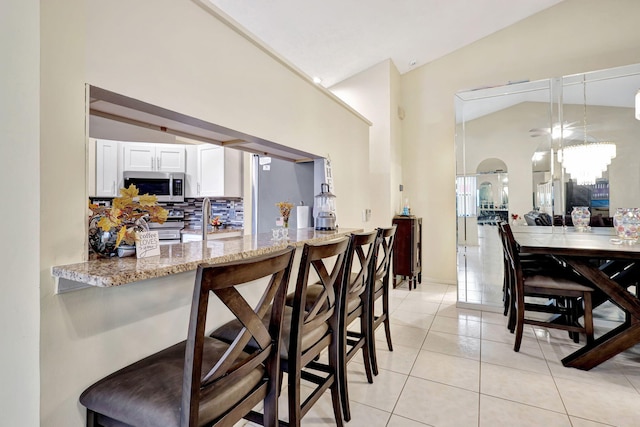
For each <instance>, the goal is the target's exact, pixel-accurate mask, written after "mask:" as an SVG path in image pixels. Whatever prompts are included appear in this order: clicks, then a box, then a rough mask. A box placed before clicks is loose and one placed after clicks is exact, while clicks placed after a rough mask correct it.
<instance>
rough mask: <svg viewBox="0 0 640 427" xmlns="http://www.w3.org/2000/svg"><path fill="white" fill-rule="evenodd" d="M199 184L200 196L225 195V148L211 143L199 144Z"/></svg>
mask: <svg viewBox="0 0 640 427" xmlns="http://www.w3.org/2000/svg"><path fill="white" fill-rule="evenodd" d="M198 184H199V187H200V191H199V196H200V197H220V196H224V195H225V194H224V148H223V147H218V146H216V145H211V144H202V145H199V146H198Z"/></svg>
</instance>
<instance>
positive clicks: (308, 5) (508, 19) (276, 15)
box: [206, 0, 562, 87]
mask: <svg viewBox="0 0 640 427" xmlns="http://www.w3.org/2000/svg"><path fill="white" fill-rule="evenodd" d="M206 1H208V2H210V3H211V4H213V5H214V7H217V8H218V9H219V10H221V11H222V12H224V13H225V14H226V15H228V16H230V17H231V18H232V19H233V20H235V21H236V22H237V23H239V24H240V25H241V26H242V27H244V28H245V29H246V30H248V31H249V32H250V33H252V34H253V35H254V36H256V37H257V38H258V39H260V40H261V41H262V42H264V43H265V44H266V45H267V46H269V47H270V48H272V49H273V50H275V51H276V52H278V53H279V54H280V55H281V56H282V57H284V59H286V60H288V61H289V62H290V63H292V64H293V65H295V66H296V67H297V68H299V69H300V70H301V71H302V72H304V73H305V74H307V75H308V76H310V77H317V78H319V79H321V80H322V81H321V84H322V85H323V86H324V87H329V86H331V85H333V84H335V83H337V82H339V81H342V80H344V79H345V78H347V77H350V76H352V75H354V74H357V73H358V72H360V71H363V70H365V69H367V68H369V67H371V66H373V65H376V64H378V63H380V62H382V61H384V60H386V59H389V58H390V59H392V60H393V62H394V64H395V65H396V67H397V68H398V70H399V71H400V73H402V74H404V73H406V72H408V71H410V70H412V69H414V68H416V67H419V66H421V65H424V64H426V63H428V62H430V61H433V60H435V59H437V58H439V57H442V56H444V55H447V54H448V53H451V52H453V51H455V50H457V49H459V48H461V47H464V46H466V45H469V44H471V43H473V42H475V41H477V40H479V39H481V38H483V37H486V36H488V35H490V34H492V33H494V32H497V31H499V30H501V29H503V28H506V27H508V26H510V25H512V24H514V23H516V22H518V21H520V20H522V19H525V18H527V17H528V16H530V15H533V14H535V13H538V12H540V11H542V10H544V9H546V8H548V7H551V6H553V5H555V4H557V3H560V2H561V1H562V0H396V1H391V0H323V1H316V2H312V1H308V0H268V1H265V0H206Z"/></svg>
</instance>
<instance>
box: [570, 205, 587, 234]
mask: <svg viewBox="0 0 640 427" xmlns="http://www.w3.org/2000/svg"><path fill="white" fill-rule="evenodd" d="M590 220H591V212H589V207H587V206H574V207H573V210H572V211H571V221H572V222H573V226H574V227H575V228H576V230H578V231H585V230H587V229H588V227H589V221H590Z"/></svg>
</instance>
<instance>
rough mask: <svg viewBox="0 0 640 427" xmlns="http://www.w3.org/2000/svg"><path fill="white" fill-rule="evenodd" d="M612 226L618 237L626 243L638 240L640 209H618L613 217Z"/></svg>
mask: <svg viewBox="0 0 640 427" xmlns="http://www.w3.org/2000/svg"><path fill="white" fill-rule="evenodd" d="M613 226H614V228H615V230H616V233H617V234H618V237H620V238H621V239H624V240H625V241H627V242H628V243H634V242H635V241H637V240H638V231H639V230H640V209H638V208H618V209H616V213H615V215H614V216H613Z"/></svg>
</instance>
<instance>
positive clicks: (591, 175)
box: [558, 75, 640, 185]
mask: <svg viewBox="0 0 640 427" xmlns="http://www.w3.org/2000/svg"><path fill="white" fill-rule="evenodd" d="M582 91H583V101H584V107H583V108H584V109H583V132H584V140H583V142H582V143H580V144H575V145H569V146H566V147H563V148H561V149H560V150H558V161H559V162H561V163H562V167H563V168H564V170H565V171H566V172H567V173H568V174H569V175H571V178H572V179H575V180H576V181H577V182H578V185H592V184H595V183H596V179H598V178H601V177H602V173H603V172H604V171H606V170H607V167H608V166H609V165H610V164H611V159H613V158H614V157H616V145H615V144H614V143H612V142H591V143H590V142H589V141H588V140H587V84H586V77H585V76H584V75H583V76H582ZM639 93H640V92H639ZM638 99H639V97H638V95H636V103H637V102H638ZM637 107H638V104H636V113H637V111H638V108H637Z"/></svg>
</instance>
